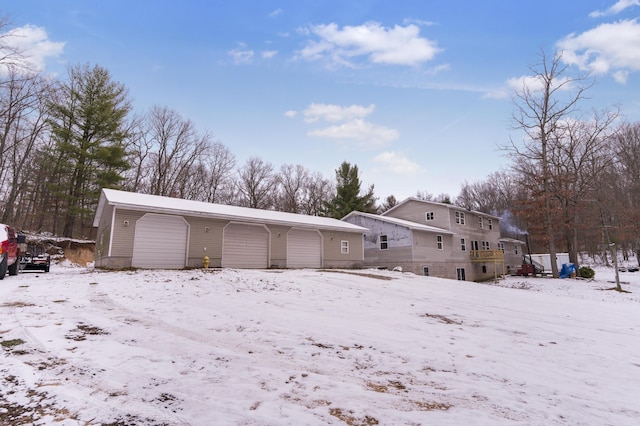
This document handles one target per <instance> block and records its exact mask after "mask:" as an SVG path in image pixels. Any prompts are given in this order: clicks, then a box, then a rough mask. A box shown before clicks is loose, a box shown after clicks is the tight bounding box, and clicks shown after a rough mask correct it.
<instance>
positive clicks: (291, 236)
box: [287, 229, 322, 268]
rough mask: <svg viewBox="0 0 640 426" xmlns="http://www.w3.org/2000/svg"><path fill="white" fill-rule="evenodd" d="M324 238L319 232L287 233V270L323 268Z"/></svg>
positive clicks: (291, 231) (292, 231)
mask: <svg viewBox="0 0 640 426" xmlns="http://www.w3.org/2000/svg"><path fill="white" fill-rule="evenodd" d="M321 267H322V237H321V236H320V233H319V232H318V231H313V230H304V229H291V230H290V231H289V232H288V233H287V268H321Z"/></svg>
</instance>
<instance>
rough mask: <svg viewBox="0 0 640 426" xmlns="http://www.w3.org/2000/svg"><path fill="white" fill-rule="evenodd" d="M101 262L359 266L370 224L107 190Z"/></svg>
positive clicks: (99, 213) (99, 220)
mask: <svg viewBox="0 0 640 426" xmlns="http://www.w3.org/2000/svg"><path fill="white" fill-rule="evenodd" d="M93 225H94V227H97V228H98V230H97V237H96V251H95V265H96V267H101V268H113V269H121V268H129V267H133V268H145V269H156V268H158V269H181V268H185V267H201V266H203V259H204V257H205V256H206V257H208V259H209V265H210V267H224V268H359V267H362V264H363V260H364V251H363V235H364V233H365V232H366V231H367V230H366V229H365V228H363V227H360V226H357V225H353V224H350V223H347V222H343V221H340V220H337V219H332V218H326V217H318V216H308V215H301V214H295V213H284V212H276V211H271V210H260V209H251V208H245V207H238V206H227V205H222V204H213V203H205V202H200V201H191V200H183V199H179V198H171V197H161V196H156V195H149V194H138V193H133V192H126V191H118V190H113V189H103V190H102V193H101V195H100V200H99V202H98V208H97V210H96V215H95V218H94V222H93Z"/></svg>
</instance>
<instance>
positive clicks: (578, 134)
mask: <svg viewBox="0 0 640 426" xmlns="http://www.w3.org/2000/svg"><path fill="white" fill-rule="evenodd" d="M617 117H618V112H617V111H615V112H611V111H603V112H599V113H594V115H593V117H592V118H591V119H590V120H586V121H578V120H568V121H566V122H565V123H562V125H559V126H558V128H557V129H556V131H555V133H556V137H554V138H552V139H551V140H550V144H549V150H548V153H549V164H550V167H549V169H550V170H549V173H550V189H551V192H552V193H553V194H554V197H555V198H556V199H557V201H558V204H559V206H560V209H561V211H562V216H563V222H564V231H565V237H566V242H567V247H568V251H569V258H570V261H571V262H573V263H574V264H575V265H578V223H579V218H580V216H581V213H582V209H583V208H585V207H586V208H593V203H592V202H591V201H592V200H587V198H590V197H591V194H593V193H594V191H596V190H597V187H598V184H599V183H600V176H601V175H602V174H603V173H604V172H606V171H607V170H609V169H610V168H611V165H612V162H613V161H614V157H613V151H612V150H611V149H610V145H611V137H610V135H609V134H608V133H609V132H610V131H611V130H612V129H611V125H612V123H613V122H614V120H616V119H617ZM585 202H586V203H587V205H585Z"/></svg>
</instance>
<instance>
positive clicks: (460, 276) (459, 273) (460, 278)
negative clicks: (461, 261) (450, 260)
mask: <svg viewBox="0 0 640 426" xmlns="http://www.w3.org/2000/svg"><path fill="white" fill-rule="evenodd" d="M456 275H457V276H458V281H466V280H467V277H466V275H465V273H464V268H456Z"/></svg>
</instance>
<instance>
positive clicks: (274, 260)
mask: <svg viewBox="0 0 640 426" xmlns="http://www.w3.org/2000/svg"><path fill="white" fill-rule="evenodd" d="M268 228H269V231H270V232H271V267H272V268H286V266H287V232H289V229H291V227H290V226H281V225H269V226H268Z"/></svg>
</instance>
